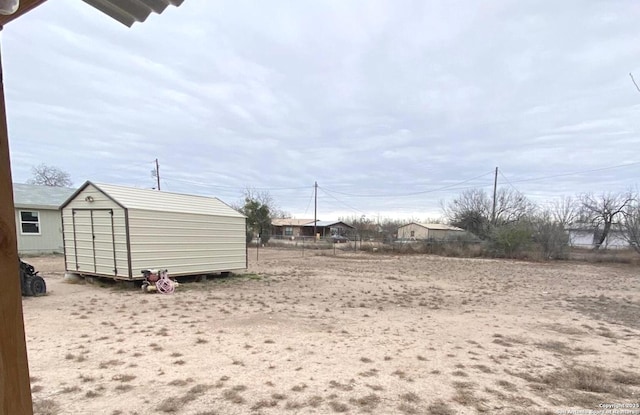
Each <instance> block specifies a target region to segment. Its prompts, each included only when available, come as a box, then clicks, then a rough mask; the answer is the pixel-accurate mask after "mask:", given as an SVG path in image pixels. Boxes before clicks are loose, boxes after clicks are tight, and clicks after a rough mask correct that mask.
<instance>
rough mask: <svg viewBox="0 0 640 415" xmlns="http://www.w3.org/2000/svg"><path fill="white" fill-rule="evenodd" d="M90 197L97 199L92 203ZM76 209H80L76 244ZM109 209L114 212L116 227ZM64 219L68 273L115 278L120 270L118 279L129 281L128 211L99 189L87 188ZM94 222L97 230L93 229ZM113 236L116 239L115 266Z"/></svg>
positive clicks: (68, 206) (63, 215)
mask: <svg viewBox="0 0 640 415" xmlns="http://www.w3.org/2000/svg"><path fill="white" fill-rule="evenodd" d="M89 196H90V197H91V198H92V199H93V201H92V202H89V201H87V200H86V198H87V197H89ZM74 209H76V213H75V243H74V217H73V216H74V215H73V210H74ZM109 210H112V211H113V227H112V225H111V213H110V212H109ZM92 212H93V218H92ZM62 217H63V220H64V246H65V249H66V257H65V265H66V269H67V270H69V271H77V272H81V273H82V272H85V273H90V274H93V273H97V274H103V275H106V276H115V272H114V269H117V276H118V277H125V278H128V276H129V264H128V260H127V243H126V222H125V215H124V209H122V208H121V207H120V206H118V205H117V204H116V203H115V202H113V201H112V200H111V199H109V198H108V197H107V196H105V195H104V194H103V193H102V192H100V191H99V190H97V189H96V188H95V187H93V186H87V188H85V189H84V190H83V191H82V192H80V193H79V194H78V195H77V196H76V197H75V198H74V199H73V200H72V201H71V202H69V204H68V205H66V206H65V207H64V209H63V210H62ZM92 220H93V229H92V227H91V221H92ZM92 231H93V233H92ZM112 234H113V237H114V238H115V258H116V261H115V264H114V254H113V253H114V240H113V239H112ZM94 237H95V238H94ZM76 244H77V246H76ZM76 255H77V264H76ZM76 265H77V266H76Z"/></svg>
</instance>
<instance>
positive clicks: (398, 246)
mask: <svg viewBox="0 0 640 415" xmlns="http://www.w3.org/2000/svg"><path fill="white" fill-rule="evenodd" d="M250 247H251V248H252V249H251V251H250V253H249V255H250V256H251V259H252V260H259V258H260V250H261V249H262V250H264V249H265V248H267V249H269V250H270V251H273V250H277V251H281V252H280V253H279V255H278V257H279V258H302V257H306V256H308V257H311V256H316V255H323V256H340V255H346V254H350V253H357V252H370V253H380V254H384V253H386V254H431V255H440V256H448V257H466V258H474V257H494V258H495V257H498V258H499V257H509V258H520V259H531V260H548V259H564V260H567V259H568V260H578V261H592V262H633V261H636V260H637V259H638V258H640V256H639V255H638V253H637V252H635V251H634V250H633V249H632V248H631V247H630V246H629V245H624V244H610V245H607V246H604V245H603V246H602V247H601V248H600V249H598V250H595V249H594V245H593V244H568V245H566V249H563V250H562V252H563V253H564V254H563V255H561V256H556V257H549V256H545V255H544V254H542V253H541V252H540V251H539V247H538V246H537V245H536V244H531V245H529V246H527V247H526V248H524V249H523V250H522V251H520V252H518V253H517V254H515V255H512V256H511V255H505V253H504V252H500V251H496V250H495V249H494V248H492V246H491V244H490V243H489V242H487V241H481V240H477V239H454V240H451V239H432V240H407V239H400V240H395V241H388V240H384V239H382V238H380V239H376V238H353V239H347V240H342V239H333V238H330V237H329V238H325V239H315V238H313V237H312V236H304V237H303V236H298V237H285V238H282V237H280V238H271V239H270V240H269V241H268V243H267V244H262V243H259V241H257V240H254V241H253V242H252V243H251V244H250ZM287 253H290V254H287Z"/></svg>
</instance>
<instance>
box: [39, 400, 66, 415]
mask: <svg viewBox="0 0 640 415" xmlns="http://www.w3.org/2000/svg"><path fill="white" fill-rule="evenodd" d="M59 413H60V405H59V404H58V402H56V401H54V400H53V399H37V400H35V401H33V414H34V415H58V414H59Z"/></svg>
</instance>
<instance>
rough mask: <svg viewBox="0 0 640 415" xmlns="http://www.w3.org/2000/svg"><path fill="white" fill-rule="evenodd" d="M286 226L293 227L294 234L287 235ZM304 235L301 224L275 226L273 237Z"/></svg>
mask: <svg viewBox="0 0 640 415" xmlns="http://www.w3.org/2000/svg"><path fill="white" fill-rule="evenodd" d="M286 228H292V229H291V230H292V234H291V235H287V234H286V232H285V230H286ZM301 235H302V227H301V226H274V227H273V229H272V235H271V236H272V237H273V236H278V237H279V238H284V239H286V238H288V237H291V236H294V237H298V236H301Z"/></svg>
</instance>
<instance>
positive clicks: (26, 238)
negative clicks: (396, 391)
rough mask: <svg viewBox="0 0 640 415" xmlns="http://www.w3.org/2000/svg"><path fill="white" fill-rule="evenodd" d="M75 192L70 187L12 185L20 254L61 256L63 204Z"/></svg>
mask: <svg viewBox="0 0 640 415" xmlns="http://www.w3.org/2000/svg"><path fill="white" fill-rule="evenodd" d="M74 190H75V189H71V188H68V187H52V186H39V185H31V184H20V183H14V184H13V199H14V204H15V212H16V215H15V216H16V230H17V232H16V233H17V237H18V253H19V254H20V255H24V254H48V253H62V252H63V250H64V248H63V244H62V216H61V214H60V205H62V203H64V202H65V201H66V200H67V198H69V197H70V196H71V195H72V194H73V192H74Z"/></svg>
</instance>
